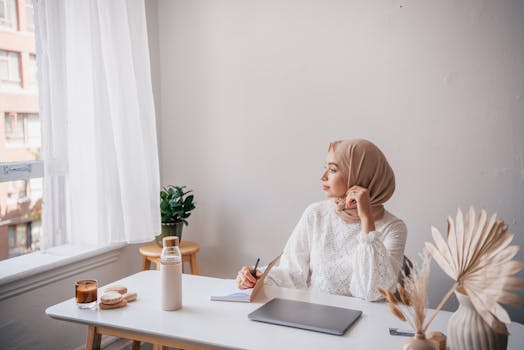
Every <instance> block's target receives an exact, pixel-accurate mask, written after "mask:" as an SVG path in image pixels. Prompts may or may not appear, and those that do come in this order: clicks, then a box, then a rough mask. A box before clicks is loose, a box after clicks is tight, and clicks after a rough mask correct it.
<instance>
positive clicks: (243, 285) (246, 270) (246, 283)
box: [237, 266, 262, 289]
mask: <svg viewBox="0 0 524 350" xmlns="http://www.w3.org/2000/svg"><path fill="white" fill-rule="evenodd" d="M252 271H253V270H252V268H250V267H248V266H244V267H242V268H241V269H240V271H238V274H237V287H238V288H240V289H248V288H253V287H254V286H255V283H257V281H258V279H259V278H260V277H262V271H260V270H257V272H256V277H254V276H253V275H252V274H251V272H252Z"/></svg>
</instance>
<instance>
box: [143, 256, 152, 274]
mask: <svg viewBox="0 0 524 350" xmlns="http://www.w3.org/2000/svg"><path fill="white" fill-rule="evenodd" d="M150 269H151V261H149V259H148V258H147V257H145V256H144V261H142V271H147V270H150Z"/></svg>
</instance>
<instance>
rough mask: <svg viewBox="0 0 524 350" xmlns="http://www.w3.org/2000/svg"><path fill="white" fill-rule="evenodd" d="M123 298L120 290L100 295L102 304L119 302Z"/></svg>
mask: <svg viewBox="0 0 524 350" xmlns="http://www.w3.org/2000/svg"><path fill="white" fill-rule="evenodd" d="M123 299H124V298H123V297H122V294H120V293H118V292H106V293H104V294H103V295H102V296H101V297H100V301H101V302H102V304H106V305H113V304H118V303H119V302H121V301H122V300H123Z"/></svg>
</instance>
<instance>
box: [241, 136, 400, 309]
mask: <svg viewBox="0 0 524 350" xmlns="http://www.w3.org/2000/svg"><path fill="white" fill-rule="evenodd" d="M320 180H321V181H322V189H323V190H324V192H325V193H326V196H327V197H328V198H329V199H328V200H325V201H322V202H318V203H313V204H311V205H310V206H309V207H308V208H307V209H306V210H305V211H304V214H303V215H302V218H301V219H300V221H299V222H298V224H297V226H296V227H295V229H294V231H293V233H292V234H291V237H290V238H289V240H288V242H287V244H286V246H285V248H284V251H283V253H282V256H281V258H280V262H279V264H278V265H277V266H274V267H273V269H272V270H271V271H270V272H269V274H268V276H267V277H266V278H267V279H268V280H269V281H270V282H273V283H274V284H276V285H278V286H281V287H290V288H312V289H317V290H321V291H323V292H327V293H332V294H339V295H349V296H355V297H359V298H363V299H366V300H377V299H380V295H379V294H378V293H377V292H376V287H383V288H392V287H393V286H394V285H395V283H396V282H397V278H398V274H399V270H400V268H401V266H402V262H403V257H404V247H405V243H406V236H407V229H406V225H405V224H404V223H403V222H402V220H400V219H398V218H396V217H395V216H393V215H392V214H391V213H389V212H388V211H386V210H385V209H384V207H383V203H385V202H386V201H387V200H388V199H389V198H391V196H392V195H393V192H394V191H395V176H394V174H393V170H392V169H391V167H390V166H389V164H388V162H387V160H386V157H385V156H384V154H383V153H382V152H381V151H380V149H379V148H378V147H377V146H375V145H374V144H373V143H371V142H370V141H367V140H346V141H336V142H333V143H331V144H330V145H329V149H328V154H327V158H326V170H325V171H324V173H323V174H322V177H321V179H320ZM261 275H262V273H261V272H260V271H257V274H256V277H253V276H252V275H251V270H250V268H249V267H247V266H244V267H243V268H242V269H241V270H240V271H239V272H238V275H237V283H238V286H239V288H252V287H253V286H254V284H255V283H256V280H257V279H258V278H259V277H260V276H261Z"/></svg>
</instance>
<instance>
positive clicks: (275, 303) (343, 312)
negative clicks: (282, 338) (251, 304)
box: [248, 298, 362, 335]
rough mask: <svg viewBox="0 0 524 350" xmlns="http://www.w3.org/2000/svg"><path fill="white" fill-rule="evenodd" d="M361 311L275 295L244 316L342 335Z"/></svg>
mask: <svg viewBox="0 0 524 350" xmlns="http://www.w3.org/2000/svg"><path fill="white" fill-rule="evenodd" d="M360 315H362V311H359V310H352V309H346V308H341V307H335V306H328V305H321V304H312V303H306V302H303V301H296V300H288V299H280V298H275V299H272V300H271V301H269V302H267V303H265V304H264V305H262V306H261V307H259V308H258V309H256V310H255V311H253V312H252V313H250V314H249V315H248V317H249V319H250V320H253V321H259V322H266V323H273V324H278V325H282V326H288V327H295V328H301V329H307V330H311V331H316V332H322V333H329V334H335V335H343V334H344V333H345V332H346V331H347V330H348V328H349V327H351V325H352V324H353V323H355V321H356V320H358V318H359V317H360Z"/></svg>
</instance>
